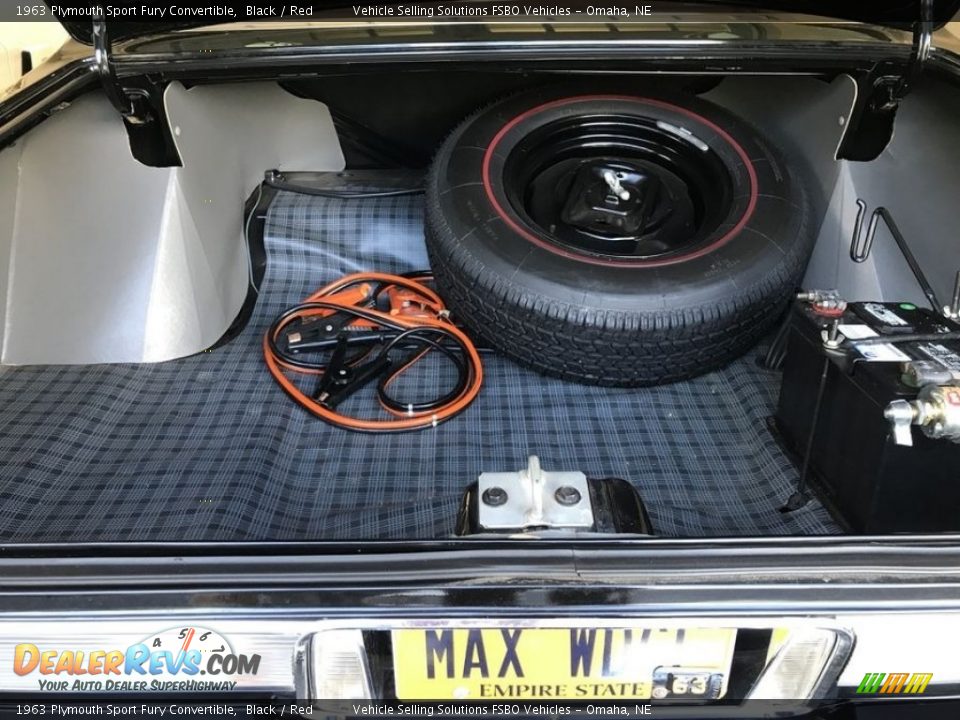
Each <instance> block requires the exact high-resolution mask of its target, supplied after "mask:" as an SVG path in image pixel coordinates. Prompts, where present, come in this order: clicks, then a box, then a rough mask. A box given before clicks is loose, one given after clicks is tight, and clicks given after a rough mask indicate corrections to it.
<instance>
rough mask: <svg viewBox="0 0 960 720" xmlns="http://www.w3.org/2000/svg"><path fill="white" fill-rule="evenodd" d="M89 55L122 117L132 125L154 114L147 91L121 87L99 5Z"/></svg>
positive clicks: (108, 96) (141, 122) (144, 121)
mask: <svg viewBox="0 0 960 720" xmlns="http://www.w3.org/2000/svg"><path fill="white" fill-rule="evenodd" d="M93 57H94V62H95V63H96V67H97V72H98V73H99V74H100V82H101V84H102V85H103V90H104V93H106V96H107V99H108V100H110V104H112V105H113V106H114V107H115V108H116V109H117V112H119V113H120V114H121V115H122V116H123V119H124V120H126V121H127V122H130V123H132V124H134V125H142V124H145V123H148V122H150V121H152V120H153V119H154V115H153V112H152V111H151V107H150V95H149V93H148V92H147V91H146V90H144V89H142V88H128V87H124V86H123V85H122V84H121V82H120V79H119V78H118V77H117V72H116V70H115V68H114V66H113V48H112V46H111V43H110V35H109V33H108V30H107V21H106V19H105V18H104V16H103V11H102V9H101V10H100V11H98V12H97V13H96V14H95V15H94V18H93Z"/></svg>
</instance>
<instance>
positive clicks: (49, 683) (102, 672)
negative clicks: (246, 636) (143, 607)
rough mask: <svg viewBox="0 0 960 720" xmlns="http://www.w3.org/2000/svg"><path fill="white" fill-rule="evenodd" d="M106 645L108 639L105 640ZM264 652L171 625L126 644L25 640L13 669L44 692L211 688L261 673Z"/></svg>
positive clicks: (232, 684) (205, 630) (227, 687)
mask: <svg viewBox="0 0 960 720" xmlns="http://www.w3.org/2000/svg"><path fill="white" fill-rule="evenodd" d="M104 645H106V643H104ZM259 669H260V656H259V655H256V654H249V655H248V654H243V653H236V652H234V649H233V646H232V645H231V644H230V642H229V641H228V640H227V639H226V638H225V637H224V636H223V635H221V634H219V633H217V632H216V631H215V630H210V629H208V628H203V627H181V628H169V629H167V630H164V631H162V632H159V633H154V634H151V635H149V636H147V637H145V638H144V639H143V640H142V641H140V642H138V643H134V644H132V645H129V646H128V647H126V648H125V649H111V648H107V647H103V648H97V649H83V650H80V649H60V648H49V647H42V646H40V645H38V644H36V643H29V642H24V643H20V644H18V645H17V646H16V648H15V649H14V657H13V671H14V673H16V674H17V675H20V676H34V675H35V676H36V678H37V683H38V688H39V689H40V690H42V691H45V692H70V691H81V692H83V691H86V692H143V691H160V692H209V691H219V690H233V689H234V688H235V687H236V686H237V679H236V678H239V677H242V676H249V675H256V673H257V671H258V670H259Z"/></svg>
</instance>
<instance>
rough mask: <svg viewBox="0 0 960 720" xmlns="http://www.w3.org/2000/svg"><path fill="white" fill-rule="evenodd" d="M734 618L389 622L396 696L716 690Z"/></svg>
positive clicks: (664, 694)
mask: <svg viewBox="0 0 960 720" xmlns="http://www.w3.org/2000/svg"><path fill="white" fill-rule="evenodd" d="M736 637H737V631H736V629H734V628H656V627H650V626H647V627H644V626H634V627H620V628H588V627H577V628H550V627H522V628H521V627H513V628H505V627H498V628H470V629H468V628H420V629H415V630H414V629H403V630H394V631H393V633H392V638H393V667H394V681H395V685H396V693H397V697H398V698H399V699H401V700H498V699H567V700H578V699H581V700H594V699H609V700H613V699H619V698H622V699H628V700H646V699H649V698H657V699H665V698H666V699H673V698H678V699H679V698H682V699H690V700H708V699H716V698H720V697H723V695H724V693H725V692H726V686H727V676H728V675H729V673H730V663H731V661H732V659H733V646H734V642H735V641H736Z"/></svg>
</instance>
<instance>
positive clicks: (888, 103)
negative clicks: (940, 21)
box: [872, 0, 933, 110]
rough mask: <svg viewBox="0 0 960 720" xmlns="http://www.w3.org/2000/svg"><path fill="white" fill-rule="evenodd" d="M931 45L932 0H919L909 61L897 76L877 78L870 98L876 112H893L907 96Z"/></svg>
mask: <svg viewBox="0 0 960 720" xmlns="http://www.w3.org/2000/svg"><path fill="white" fill-rule="evenodd" d="M932 45H933V0H921V2H920V21H919V22H917V23H915V24H914V26H913V44H912V45H911V48H910V59H909V60H908V61H907V66H906V68H905V69H904V71H903V72H902V73H900V74H899V75H893V76H886V77H881V78H877V83H876V85H875V86H874V87H875V90H876V92H875V94H874V97H873V98H872V101H873V103H874V106H875V107H876V108H877V109H878V110H893V109H896V107H897V106H898V105H899V104H900V101H901V100H903V98H905V97H906V96H907V93H908V92H910V88H911V87H912V86H913V84H914V83H915V82H916V80H917V78H918V77H920V74H921V73H922V72H923V68H924V66H925V65H926V64H927V60H929V58H930V48H931V47H932Z"/></svg>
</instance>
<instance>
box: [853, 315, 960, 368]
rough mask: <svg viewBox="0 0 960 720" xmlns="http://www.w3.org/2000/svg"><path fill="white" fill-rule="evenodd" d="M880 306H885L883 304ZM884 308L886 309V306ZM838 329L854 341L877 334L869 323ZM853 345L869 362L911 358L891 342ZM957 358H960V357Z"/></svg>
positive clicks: (901, 360)
mask: <svg viewBox="0 0 960 720" xmlns="http://www.w3.org/2000/svg"><path fill="white" fill-rule="evenodd" d="M880 307H881V308H883V306H882V305H881V306H880ZM883 309H884V310H885V309H886V308H883ZM837 329H838V330H839V331H840V334H841V335H843V336H844V337H845V338H847V339H849V340H853V341H856V340H863V339H864V338H870V337H876V336H877V332H876V331H875V330H874V329H873V328H871V327H870V326H869V325H841V326H840V327H839V328H837ZM853 347H855V348H856V349H857V352H858V353H860V355H861V356H862V357H863V359H864V360H866V361H867V362H907V361H908V360H910V356H909V355H907V354H906V353H904V352H902V351H901V350H899V349H897V347H896V346H895V345H891V344H890V343H881V344H879V345H857V343H856V342H854V343H853ZM957 359H958V360H960V358H957Z"/></svg>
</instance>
